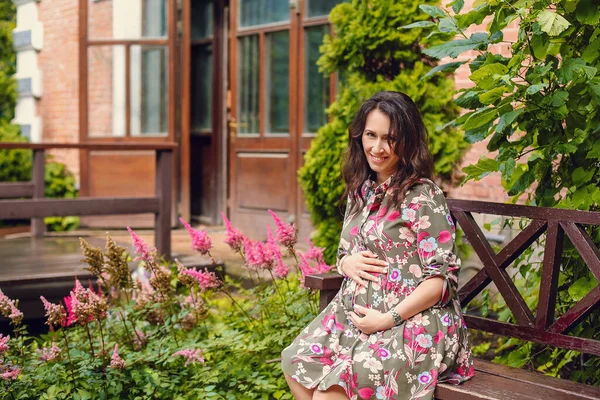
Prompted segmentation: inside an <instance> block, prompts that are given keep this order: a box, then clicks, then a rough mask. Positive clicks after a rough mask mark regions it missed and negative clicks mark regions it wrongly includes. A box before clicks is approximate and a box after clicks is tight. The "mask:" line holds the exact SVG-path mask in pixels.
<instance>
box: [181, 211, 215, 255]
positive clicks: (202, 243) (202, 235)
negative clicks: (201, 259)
mask: <svg viewBox="0 0 600 400" xmlns="http://www.w3.org/2000/svg"><path fill="white" fill-rule="evenodd" d="M179 221H181V223H182V224H183V226H185V229H187V231H188V233H189V234H190V237H191V238H192V248H193V249H194V250H196V251H197V252H199V253H200V254H202V255H207V254H209V252H210V248H211V247H212V241H211V240H210V237H209V236H208V234H207V233H206V231H203V230H198V229H194V228H192V227H191V225H190V224H188V223H187V222H186V221H185V220H184V219H183V218H179Z"/></svg>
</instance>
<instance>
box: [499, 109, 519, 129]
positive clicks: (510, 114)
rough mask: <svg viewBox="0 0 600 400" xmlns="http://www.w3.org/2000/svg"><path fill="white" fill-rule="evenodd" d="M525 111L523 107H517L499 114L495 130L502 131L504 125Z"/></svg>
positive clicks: (508, 124) (509, 123) (510, 123)
mask: <svg viewBox="0 0 600 400" xmlns="http://www.w3.org/2000/svg"><path fill="white" fill-rule="evenodd" d="M523 111H525V108H519V109H517V110H514V111H511V112H507V113H506V114H502V115H501V116H500V120H499V121H498V125H496V132H502V131H503V130H504V129H505V128H506V127H508V126H511V125H512V123H513V122H514V120H515V119H516V118H517V117H518V116H519V115H521V113H522V112H523Z"/></svg>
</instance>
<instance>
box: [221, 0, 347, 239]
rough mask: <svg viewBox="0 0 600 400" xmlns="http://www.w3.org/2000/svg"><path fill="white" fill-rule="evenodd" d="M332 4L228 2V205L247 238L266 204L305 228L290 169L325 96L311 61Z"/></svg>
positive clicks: (255, 232)
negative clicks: (229, 87) (229, 9)
mask: <svg viewBox="0 0 600 400" xmlns="http://www.w3.org/2000/svg"><path fill="white" fill-rule="evenodd" d="M339 2H340V1H339V0H327V1H321V0H319V1H317V0H296V1H289V0H243V1H242V0H235V1H232V2H231V14H230V26H231V30H230V49H231V51H230V53H229V54H230V60H231V62H230V80H231V113H230V119H229V126H230V130H229V202H228V205H229V214H230V217H231V218H232V220H233V222H234V223H235V224H236V225H237V226H239V227H240V228H241V229H242V230H243V231H244V232H246V233H247V234H249V235H251V236H252V237H256V238H264V237H265V224H267V223H270V222H271V217H270V216H269V214H268V212H267V210H268V209H271V210H273V211H275V212H276V213H278V214H279V215H280V216H281V217H282V218H283V219H284V220H287V221H289V222H296V223H297V227H298V228H299V229H300V236H301V237H306V236H308V234H309V233H310V223H309V221H308V213H307V210H306V207H305V202H304V199H303V197H302V194H301V191H300V188H299V185H298V183H297V170H298V168H299V167H300V166H301V165H302V160H303V156H304V153H305V152H306V150H307V149H308V146H309V145H310V140H311V139H312V137H314V134H315V132H316V131H317V129H318V128H319V127H320V126H322V125H323V124H324V123H325V122H326V116H325V109H326V108H327V106H328V105H329V104H330V102H331V99H332V98H333V90H334V83H333V81H332V80H331V79H329V78H327V77H323V76H322V75H321V74H320V73H319V72H318V68H317V66H316V60H317V59H318V56H319V46H320V44H321V42H322V39H323V35H324V34H325V33H326V32H328V30H329V23H328V20H327V16H328V14H329V11H330V10H331V8H332V7H333V6H334V5H335V4H337V3H339Z"/></svg>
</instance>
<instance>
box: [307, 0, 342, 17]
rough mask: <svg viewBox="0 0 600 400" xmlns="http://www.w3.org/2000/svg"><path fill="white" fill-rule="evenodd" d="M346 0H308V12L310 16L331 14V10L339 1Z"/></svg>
mask: <svg viewBox="0 0 600 400" xmlns="http://www.w3.org/2000/svg"><path fill="white" fill-rule="evenodd" d="M343 2H344V0H307V3H308V4H307V5H306V8H307V11H308V12H307V14H308V17H309V18H310V17H318V16H322V15H329V12H330V11H331V9H332V8H333V7H335V6H336V5H338V4H339V3H343Z"/></svg>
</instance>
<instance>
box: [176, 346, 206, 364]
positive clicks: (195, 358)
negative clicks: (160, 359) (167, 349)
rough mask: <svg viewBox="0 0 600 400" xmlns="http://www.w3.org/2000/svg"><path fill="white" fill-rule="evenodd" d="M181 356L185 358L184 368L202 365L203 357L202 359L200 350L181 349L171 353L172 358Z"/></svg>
mask: <svg viewBox="0 0 600 400" xmlns="http://www.w3.org/2000/svg"><path fill="white" fill-rule="evenodd" d="M177 356H182V357H183V358H185V366H186V367H187V365H188V364H190V363H198V362H199V363H203V362H204V357H202V350H201V349H183V350H179V351H177V352H175V353H173V357H177Z"/></svg>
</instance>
